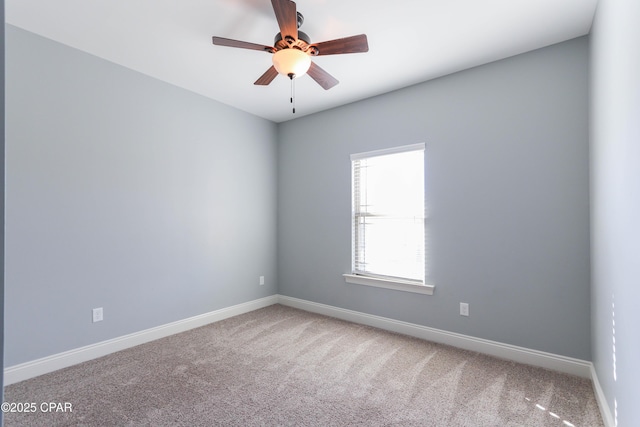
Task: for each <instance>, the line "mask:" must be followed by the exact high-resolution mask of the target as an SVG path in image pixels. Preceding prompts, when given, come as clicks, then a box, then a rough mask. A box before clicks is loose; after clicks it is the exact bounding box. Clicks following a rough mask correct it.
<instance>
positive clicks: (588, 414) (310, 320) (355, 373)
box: [5, 305, 603, 427]
mask: <svg viewBox="0 0 640 427" xmlns="http://www.w3.org/2000/svg"><path fill="white" fill-rule="evenodd" d="M5 401H6V402H34V403H36V406H38V407H39V406H40V404H41V403H42V402H55V403H63V404H64V403H65V402H68V403H69V404H71V405H72V412H58V413H55V412H54V413H51V412H46V413H45V412H42V411H40V410H38V411H36V412H35V413H29V414H17V413H7V414H5V425H6V426H218V425H220V426H444V427H447V426H500V427H503V426H527V427H536V426H562V427H567V426H575V427H597V426H602V425H603V424H602V421H601V419H600V415H599V412H598V407H597V404H596V401H595V397H594V394H593V391H592V386H591V383H590V382H589V381H588V380H585V379H581V378H577V377H573V376H569V375H564V374H559V373H555V372H550V371H547V370H544V369H539V368H534V367H530V366H526V365H520V364H516V363H512V362H508V361H503V360H498V359H495V358H492V357H488V356H484V355H481V354H477V353H473V352H469V351H464V350H458V349H455V348H452V347H448V346H443V345H439V344H434V343H430V342H425V341H422V340H419V339H415V338H411V337H406V336H403V335H398V334H393V333H388V332H385V331H380V330H377V329H374V328H370V327H366V326H362V325H357V324H352V323H348V322H343V321H340V320H336V319H332V318H329V317H324V316H320V315H316V314H311V313H307V312H304V311H300V310H295V309H292V308H288V307H284V306H281V305H275V306H271V307H267V308H264V309H261V310H257V311H254V312H251V313H247V314H244V315H241V316H237V317H234V318H231V319H227V320H224V321H221V322H218V323H214V324H212V325H208V326H205V327H202V328H198V329H194V330H192V331H188V332H185V333H182V334H179V335H174V336H171V337H168V338H164V339H161V340H158V341H154V342H151V343H148V344H145V345H141V346H138V347H135V348H131V349H128V350H124V351H121V352H118V353H115V354H112V355H109V356H106V357H103V358H100V359H97V360H93V361H89V362H86V363H83V364H80V365H76V366H73V367H70V368H67V369H63V370H60V371H57V372H53V373H51V374H47V375H43V376H41V377H38V378H34V379H31V380H28V381H23V382H21V383H17V384H14V385H11V386H9V387H7V388H6V390H5Z"/></svg>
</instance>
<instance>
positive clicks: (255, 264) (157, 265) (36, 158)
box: [5, 26, 277, 366]
mask: <svg viewBox="0 0 640 427" xmlns="http://www.w3.org/2000/svg"><path fill="white" fill-rule="evenodd" d="M6 54H7V69H6V78H7V89H6V97H7V111H6V113H7V118H6V120H7V122H6V126H7V136H6V161H7V163H6V164H7V166H6V202H7V210H6V294H5V296H6V307H5V315H6V330H5V339H6V355H5V357H6V359H5V362H6V366H12V365H15V364H18V363H21V362H26V361H30V360H34V359H37V358H40V357H43V356H48V355H51V354H55V353H58V352H62V351H65V350H69V349H74V348H77V347H81V346H84V345H88V344H91V343H96V342H100V341H103V340H106V339H110V338H114V337H119V336H122V335H125V334H128V333H132V332H136V331H140V330H143V329H146V328H151V327H154V326H158V325H162V324H166V323H168V322H172V321H177V320H182V319H185V318H188V317H191V316H195V315H199V314H203V313H206V312H209V311H213V310H216V309H220V308H223V307H228V306H231V305H234V304H238V303H242V302H246V301H249V300H254V299H257V298H260V297H265V296H268V295H273V294H275V293H276V291H277V277H276V236H275V233H276V169H275V167H276V160H277V159H276V155H277V148H276V136H277V135H276V125H275V124H273V123H271V122H268V121H266V120H263V119H259V118H256V117H254V116H251V115H249V114H246V113H244V112H241V111H238V110H235V109H232V108H230V107H227V106H224V105H222V104H220V103H217V102H214V101H212V100H209V99H206V98H204V97H201V96H199V95H195V94H193V93H190V92H187V91H184V90H182V89H179V88H177V87H174V86H170V85H168V84H166V83H163V82H160V81H157V80H154V79H152V78H150V77H147V76H144V75H141V74H139V73H136V72H134V71H131V70H128V69H125V68H123V67H120V66H117V65H114V64H112V63H109V62H106V61H103V60H101V59H99V58H96V57H93V56H90V55H88V54H85V53H83V52H80V51H77V50H74V49H71V48H69V47H66V46H63V45H60V44H57V43H55V42H52V41H50V40H47V39H44V38H41V37H39V36H36V35H34V34H32V33H29V32H26V31H23V30H20V29H18V28H15V27H11V26H8V27H7V48H6ZM260 275H264V276H266V280H267V284H266V285H264V286H259V284H258V277H259V276H260ZM94 307H104V318H105V320H104V321H103V322H101V323H95V324H93V323H92V322H91V309H92V308H94Z"/></svg>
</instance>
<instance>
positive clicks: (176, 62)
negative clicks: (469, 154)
mask: <svg viewBox="0 0 640 427" xmlns="http://www.w3.org/2000/svg"><path fill="white" fill-rule="evenodd" d="M596 3H597V0H484V1H478V0H439V1H436V0H396V1H382V0H349V1H346V0H298V1H297V2H296V4H297V8H298V11H299V12H301V13H302V14H303V15H304V18H305V20H304V24H303V25H302V27H301V28H300V30H301V31H304V32H305V33H307V34H308V35H309V36H310V37H311V39H312V42H321V41H327V40H332V39H336V38H341V37H347V36H351V35H356V34H361V33H365V34H367V37H368V40H369V52H367V53H358V54H348V55H333V56H320V57H315V58H314V59H313V60H314V61H315V62H316V63H317V64H318V65H319V66H321V67H322V68H324V69H325V70H326V71H327V72H329V73H330V74H332V75H333V76H334V77H336V78H337V79H338V80H339V81H340V84H338V85H337V86H336V87H334V88H332V89H330V90H328V91H325V90H324V89H322V88H321V87H320V86H319V85H318V84H317V83H316V82H314V81H313V80H312V79H311V78H310V77H309V76H303V77H301V78H299V79H296V87H295V90H296V114H295V115H293V114H292V112H291V105H290V104H289V96H290V82H289V80H288V79H287V78H286V77H283V76H278V77H276V79H275V80H274V81H273V82H272V83H271V85H269V86H255V85H254V84H253V82H254V81H255V80H256V79H257V78H258V77H260V76H261V75H262V74H263V73H264V72H265V71H266V70H267V68H269V67H270V66H271V55H270V54H269V53H265V52H259V51H254V50H245V49H234V48H228V47H221V46H214V45H213V44H212V42H211V36H214V35H215V36H220V37H226V38H232V39H237V40H242V41H248V42H252V43H258V44H265V45H273V38H274V36H275V35H276V33H278V31H279V30H278V24H277V22H276V19H275V15H274V12H273V9H272V6H271V2H270V1H269V0H56V1H52V0H6V2H5V6H6V12H5V13H6V21H7V22H8V23H10V24H12V25H15V26H17V27H21V28H23V29H26V30H28V31H31V32H34V33H36V34H40V35H42V36H45V37H47V38H50V39H53V40H56V41H58V42H61V43H64V44H66V45H69V46H72V47H74V48H77V49H80V50H82V51H85V52H89V53H91V54H93V55H96V56H99V57H101V58H104V59H106V60H109V61H112V62H115V63H117V64H121V65H123V66H125V67H128V68H131V69H133V70H137V71H139V72H141V73H144V74H147V75H149V76H153V77H155V78H158V79H160V80H163V81H166V82H169V83H171V84H174V85H176V86H180V87H182V88H185V89H188V90H190V91H193V92H197V93H200V94H202V95H204V96H207V97H209V98H213V99H215V100H218V101H220V102H223V103H225V104H228V105H231V106H234V107H236V108H239V109H241V110H244V111H247V112H249V113H252V114H255V115H257V116H260V117H264V118H266V119H269V120H272V121H274V122H282V121H286V120H290V119H293V118H296V117H301V116H304V115H307V114H311V113H315V112H318V111H321V110H325V109H328V108H332V107H336V106H339V105H343V104H347V103H349V102H353V101H356V100H360V99H364V98H368V97H371V96H375V95H378V94H381V93H385V92H388V91H391V90H395V89H399V88H402V87H406V86H409V85H412V84H415V83H419V82H422V81H425V80H429V79H432V78H435V77H439V76H442V75H445V74H450V73H453V72H456V71H460V70H463V69H466V68H470V67H473V66H477V65H481V64H485V63H488V62H491V61H495V60H498V59H502V58H505V57H508V56H512V55H516V54H519V53H522V52H526V51H529V50H533V49H537V48H540V47H544V46H547V45H550V44H554V43H558V42H561V41H564V40H569V39H571V38H574V37H578V36H582V35H585V34H587V33H588V32H589V31H590V28H591V23H592V20H593V15H594V12H595V8H596Z"/></svg>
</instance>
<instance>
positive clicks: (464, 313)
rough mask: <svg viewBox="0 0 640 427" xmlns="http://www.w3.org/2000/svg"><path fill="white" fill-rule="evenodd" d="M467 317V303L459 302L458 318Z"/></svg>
mask: <svg viewBox="0 0 640 427" xmlns="http://www.w3.org/2000/svg"><path fill="white" fill-rule="evenodd" d="M468 315H469V303H466V302H461V303H460V316H468Z"/></svg>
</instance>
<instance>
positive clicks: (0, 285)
mask: <svg viewBox="0 0 640 427" xmlns="http://www.w3.org/2000/svg"><path fill="white" fill-rule="evenodd" d="M0 19H1V22H4V0H0ZM4 86H5V85H4V26H3V30H2V34H0V224H4V147H5V145H4ZM0 242H1V243H2V244H1V245H0V366H4V225H3V226H2V227H0ZM0 401H2V402H4V369H2V372H0ZM1 425H3V414H2V411H0V426H1Z"/></svg>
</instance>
